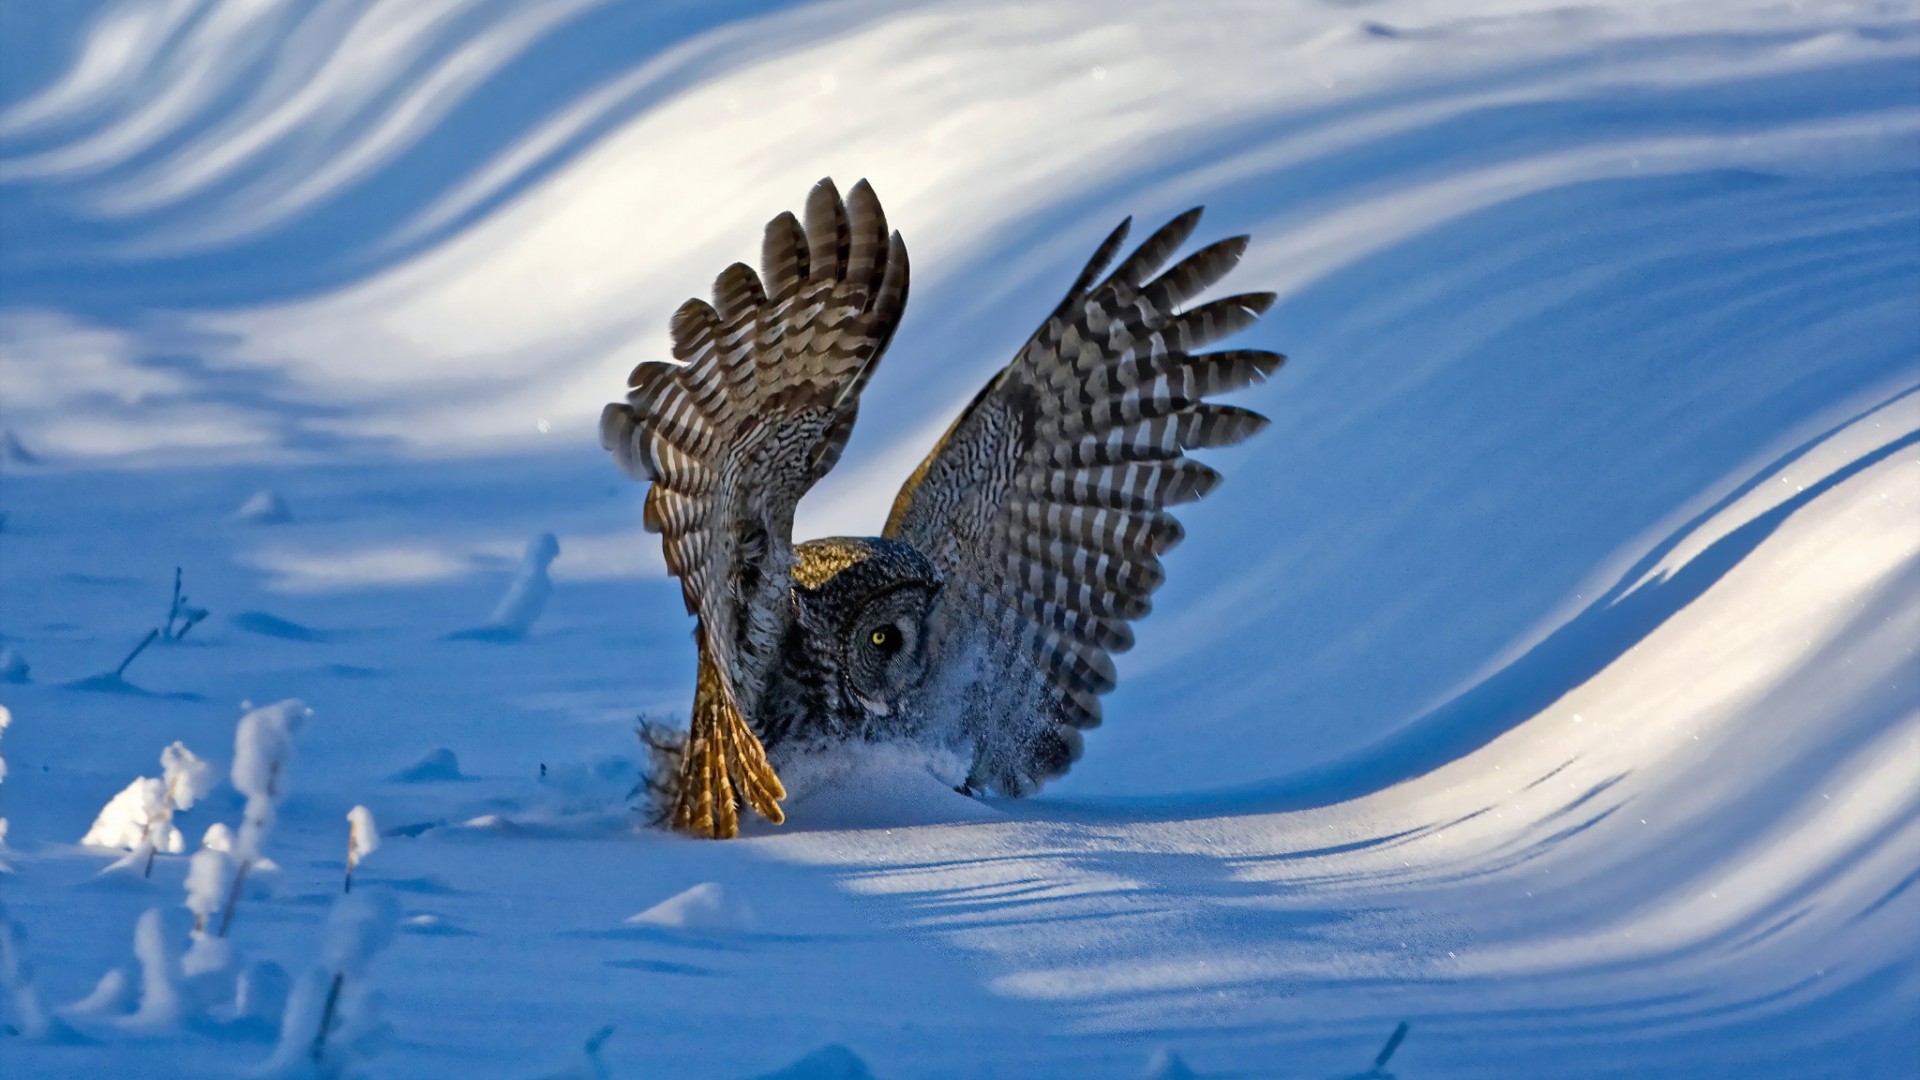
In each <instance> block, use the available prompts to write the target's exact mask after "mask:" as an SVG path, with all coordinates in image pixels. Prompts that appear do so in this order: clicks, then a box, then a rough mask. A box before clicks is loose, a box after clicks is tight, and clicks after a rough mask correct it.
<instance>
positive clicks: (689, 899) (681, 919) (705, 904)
mask: <svg viewBox="0 0 1920 1080" xmlns="http://www.w3.org/2000/svg"><path fill="white" fill-rule="evenodd" d="M753 924H754V917H753V908H752V907H751V906H750V905H748V904H747V902H746V901H745V900H744V899H742V898H741V897H739V896H737V895H735V894H733V893H729V892H728V891H727V887H726V886H725V885H722V884H720V883H719V882H717V881H703V882H701V883H700V884H698V885H695V886H694V887H692V888H690V889H687V890H685V891H684V892H680V893H676V894H674V895H673V896H670V897H668V898H666V899H665V900H662V901H660V902H659V903H657V904H655V905H653V906H652V907H650V908H648V909H647V910H645V911H643V912H641V913H640V914H638V915H634V916H632V917H630V918H628V919H627V925H628V926H660V927H666V928H669V929H674V930H693V931H697V932H702V933H727V932H731V931H741V930H751V929H753Z"/></svg>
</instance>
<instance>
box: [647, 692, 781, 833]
mask: <svg viewBox="0 0 1920 1080" xmlns="http://www.w3.org/2000/svg"><path fill="white" fill-rule="evenodd" d="M701 677H702V682H703V683H704V682H706V681H707V679H708V678H712V679H714V681H715V683H716V684H717V682H718V675H717V672H714V670H713V668H711V667H710V666H708V665H706V664H702V665H701ZM678 765H679V768H678V770H677V771H676V772H675V773H674V777H675V787H676V789H677V790H675V791H674V793H673V794H674V799H673V814H672V819H671V820H672V823H673V827H674V828H676V829H680V830H682V831H684V832H689V833H692V834H694V835H695V836H707V837H712V838H713V839H715V840H724V839H726V838H728V837H730V836H733V835H734V834H735V833H737V832H739V831H740V811H739V803H741V802H745V803H746V804H747V805H748V806H750V807H752V808H753V809H754V810H755V811H757V812H758V813H759V814H760V816H761V817H764V818H766V819H767V820H768V821H771V822H773V823H774V824H775V825H778V824H780V823H781V822H783V821H785V820H786V819H787V815H786V814H785V813H784V812H782V811H781V809H780V800H781V799H784V798H786V797H787V789H786V787H785V786H784V785H782V784H781V783H780V777H779V776H778V775H777V774H776V773H775V772H774V771H773V766H772V765H771V764H770V763H769V762H768V761H767V751H766V748H765V747H763V746H761V745H760V739H759V736H757V735H755V734H754V733H753V729H751V728H749V727H748V726H747V722H746V719H745V718H744V717H742V716H741V715H740V710H739V709H738V708H736V707H735V706H734V704H733V701H732V696H731V695H730V694H727V693H725V692H724V691H723V690H722V689H721V688H720V687H719V686H718V685H714V686H701V687H699V688H698V690H697V691H696V693H695V694H694V705H693V723H692V724H691V725H690V726H689V729H688V731H687V737H686V741H685V742H684V744H683V745H682V746H681V749H680V760H679V763H678Z"/></svg>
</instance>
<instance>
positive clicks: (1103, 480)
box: [884, 209, 1285, 794]
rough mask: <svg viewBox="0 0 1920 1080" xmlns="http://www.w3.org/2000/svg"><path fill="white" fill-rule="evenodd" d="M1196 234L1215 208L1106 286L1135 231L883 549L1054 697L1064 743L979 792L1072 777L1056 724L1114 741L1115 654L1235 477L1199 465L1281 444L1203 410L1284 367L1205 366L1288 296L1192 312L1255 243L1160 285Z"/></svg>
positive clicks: (1043, 332)
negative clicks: (1175, 509)
mask: <svg viewBox="0 0 1920 1080" xmlns="http://www.w3.org/2000/svg"><path fill="white" fill-rule="evenodd" d="M1199 221H1200V210H1199V209H1194V210H1190V211H1188V212H1187V213H1185V214H1182V215H1180V216H1179V217H1176V218H1174V219H1173V220H1172V221H1170V222H1168V223H1167V224H1166V225H1165V226H1163V227H1161V228H1160V230H1159V231H1157V232H1155V233H1154V234H1153V235H1152V236H1150V237H1148V238H1147V239H1146V240H1145V241H1144V242H1142V243H1141V244H1140V246H1139V247H1138V248H1136V249H1134V251H1133V252H1132V253H1131V254H1129V255H1128V256H1127V257H1126V258H1124V259H1123V260H1121V262H1120V263H1119V265H1118V266H1117V267H1115V268H1114V270H1113V271H1112V273H1110V274H1107V275H1106V276H1105V277H1104V278H1101V274H1102V272H1103V271H1104V270H1105V269H1106V267H1107V265H1108V264H1109V263H1111V262H1112V261H1113V258H1114V256H1115V255H1116V254H1117V253H1118V252H1119V250H1120V247H1121V245H1122V243H1123V242H1124V241H1125V238H1126V234H1127V230H1128V226H1129V222H1122V223H1121V225H1120V227H1119V228H1117V229H1115V230H1114V231H1113V232H1112V233H1111V234H1110V235H1109V236H1108V237H1107V239H1106V240H1105V241H1104V242H1103V243H1102V244H1101V245H1100V247H1099V250H1098V251H1096V252H1095V254H1094V256H1093V258H1092V260H1091V261H1090V262H1089V263H1088V264H1087V267H1086V269H1085V270H1084V271H1082V272H1081V274H1080V276H1079V278H1078V279H1077V280H1076V281H1075V282H1074V285H1073V287H1072V288H1071V289H1069V290H1068V292H1067V295H1066V297H1065V298H1064V299H1063V300H1061V302H1060V304H1059V306H1058V307H1057V308H1055V310H1054V312H1053V314H1052V315H1051V316H1049V317H1048V319H1047V320H1046V322H1044V323H1043V324H1042V325H1041V326H1040V328H1039V329H1038V330H1037V331H1035V333H1034V335H1033V336H1032V337H1031V338H1030V339H1029V340H1028V341H1027V343H1026V345H1025V346H1024V347H1023V348H1022V349H1021V350H1020V352H1019V354H1018V355H1017V356H1016V357H1015V358H1014V360H1013V361H1012V363H1010V364H1008V365H1007V367H1006V368H1005V369H1003V370H1002V371H1001V372H1000V373H999V374H998V375H997V376H995V378H994V379H993V380H992V381H991V382H990V383H988V385H987V386H986V387H985V388H984V389H983V390H982V391H981V392H980V394H979V396H978V397H976V398H975V399H974V401H973V402H972V404H970V405H969V406H968V407H967V409H966V411H965V412H963V413H962V414H961V416H960V417H959V419H957V420H956V421H955V422H954V424H953V426H952V427H951V428H950V429H948V431H947V433H946V435H945V436H944V437H943V438H942V439H941V441H940V443H939V444H938V445H937V446H936V447H935V448H934V450H933V452H932V453H931V454H930V455H928V457H927V459H926V460H925V461H924V462H923V463H922V464H921V465H920V467H919V469H918V470H916V471H915V473H914V475H913V476H912V478H911V479H909V480H908V482H907V484H906V486H905V487H904V488H903V489H902V490H901V492H900V494H899V497H898V498H897V499H896V500H895V502H894V506H893V512H892V513H891V515H889V518H888V521H887V527H886V530H885V533H884V535H885V536H886V537H888V538H890V539H896V540H901V541H904V542H906V543H908V544H911V545H913V546H914V547H916V548H918V549H919V550H920V551H922V552H923V553H925V554H926V555H927V557H928V558H930V559H932V560H933V562H934V563H935V565H936V566H938V567H939V569H940V571H941V572H942V573H943V574H944V575H945V577H946V578H947V580H948V588H947V589H946V590H945V594H944V599H943V602H942V607H941V609H939V610H938V611H937V612H936V617H938V618H944V619H946V620H948V621H950V622H952V623H955V624H959V623H972V622H984V623H986V624H988V625H991V626H992V627H994V630H995V633H994V635H993V637H994V640H995V641H997V642H1014V643H1016V647H1017V648H1018V649H1020V650H1021V651H1023V653H1024V656H1023V657H1021V658H1020V659H1021V660H1022V661H1023V662H1024V664H1025V666H1026V667H1027V669H1028V670H1029V671H1031V672H1033V673H1034V674H1035V676H1036V677H1037V678H1038V679H1039V680H1041V681H1042V684H1043V688H1044V690H1045V693H1046V695H1047V696H1048V697H1050V698H1051V705H1052V706H1053V708H1054V710H1055V716H1054V717H1053V718H1052V720H1053V721H1055V722H1056V723H1055V725H1054V728H1053V730H1050V731H1043V732H1040V733H1038V734H1035V733H1033V732H1028V733H1026V734H1023V735H1020V736H1018V737H1008V738H1004V739H1001V740H1000V741H999V742H998V743H995V742H994V741H993V740H986V741H985V742H984V743H983V745H982V746H981V747H980V748H979V749H978V750H977V751H976V765H975V768H976V772H977V773H978V774H979V779H981V780H982V781H983V782H986V783H988V784H990V785H991V786H994V787H997V788H999V789H1001V790H1004V791H1008V792H1010V793H1014V794H1019V793H1023V792H1024V791H1026V790H1030V789H1031V788H1032V787H1033V786H1035V785H1036V784H1038V783H1039V782H1040V781H1043V780H1045V779H1046V778H1047V777H1049V776H1052V775H1057V774H1058V773H1060V772H1064V771H1065V770H1066V768H1067V766H1069V765H1070V764H1071V762H1072V759H1073V757H1074V756H1075V755H1076V754H1077V752H1078V747H1079V738H1078V736H1077V734H1075V733H1074V732H1072V731H1071V730H1068V729H1065V728H1061V727H1059V724H1060V723H1064V724H1066V725H1071V727H1074V728H1087V727H1093V726H1095V725H1096V724H1098V723H1099V721H1100V703H1099V698H1100V696H1101V695H1102V694H1104V693H1106V692H1107V691H1108V690H1110V689H1112V687H1113V684H1114V671H1113V662H1112V659H1111V655H1112V654H1114V653H1119V652H1123V651H1125V650H1126V649H1127V648H1129V647H1131V646H1132V644H1133V634H1132V631H1131V629H1130V628H1129V626H1128V623H1129V622H1130V621H1131V620H1134V619H1137V618H1140V617H1141V616H1143V615H1145V614H1146V613H1147V611H1148V610H1149V609H1150V607H1151V601H1150V598H1151V596H1152V594H1153V592H1154V590H1155V589H1157V588H1158V587H1159V586H1160V583H1161V582H1162V581H1163V580H1164V578H1165V573H1164V571H1163V569H1162V568H1161V564H1160V556H1161V555H1163V554H1165V553H1166V552H1167V551H1168V550H1169V549H1171V548H1172V547H1173V545H1175V544H1177V543H1178V542H1179V540H1180V538H1181V536H1182V532H1181V529H1180V526H1179V523H1178V522H1176V521H1175V520H1174V519H1173V517H1172V516H1171V515H1170V514H1168V513H1167V512H1166V510H1167V508H1168V507H1171V506H1176V505H1179V504H1181V503H1187V502H1191V501H1193V500H1195V499H1198V498H1201V497H1202V496H1204V495H1206V494H1207V493H1208V492H1209V491H1211V490H1212V489H1213V487H1214V486H1215V484H1217V483H1218V482H1219V479H1220V476H1219V474H1218V473H1217V472H1215V471H1214V470H1212V469H1210V468H1208V467H1207V466H1205V465H1202V464H1200V463H1199V462H1196V461H1193V460H1192V459H1190V458H1188V457H1187V456H1186V454H1187V452H1188V451H1192V450H1198V449H1204V448H1210V447H1218V446H1230V445H1232V444H1234V443H1237V442H1240V441H1241V440H1243V439H1245V438H1247V437H1249V436H1251V435H1252V434H1254V433H1255V432H1257V431H1259V430H1260V429H1261V428H1262V427H1264V426H1266V420H1265V419H1264V418H1263V417H1261V416H1259V415H1257V414H1255V413H1252V412H1249V411H1247V410H1245V409H1241V408H1236V407H1233V406H1229V405H1221V404H1216V403H1213V402H1211V401H1208V400H1207V399H1208V398H1211V397H1215V396H1217V395H1220V394H1225V393H1229V392H1232V391H1234V390H1238V389H1241V388H1243V387H1246V386H1248V385H1251V384H1253V383H1257V382H1261V381H1264V380H1265V379H1266V378H1267V377H1268V376H1269V375H1271V374H1273V372H1274V371H1275V370H1276V369H1278V368H1279V367H1280V365H1281V364H1282V363H1283V362H1284V361H1285V357H1283V356H1280V355H1279V354H1277V353H1271V352H1263V351H1257V350H1246V349H1238V350H1223V351H1218V352H1201V351H1199V350H1201V349H1203V348H1205V347H1206V346H1207V345H1209V344H1212V343H1213V342H1215V341H1218V340H1220V339H1222V338H1225V337H1228V336H1230V335H1232V334H1234V333H1237V332H1239V331H1241V330H1243V329H1245V328H1246V327H1248V326H1250V325H1251V324H1252V323H1253V322H1254V321H1255V320H1256V319H1258V318H1259V317H1260V315H1261V314H1263V313H1264V312H1265V311H1266V310H1267V309H1268V308H1269V307H1270V306H1271V305H1272V303H1273V299H1274V298H1273V295H1272V294H1270V293H1247V294H1241V295H1237V296H1229V297H1225V298H1223V299H1219V300H1215V301H1212V302H1210V303H1205V304H1201V305H1199V306H1197V307H1191V308H1188V307H1185V305H1186V304H1187V303H1188V301H1190V300H1192V299H1194V298H1195V297H1197V296H1198V295H1199V294H1201V293H1202V292H1204V291H1205V290H1206V289H1208V288H1210V287H1212V286H1213V285H1214V284H1215V283H1217V282H1218V281H1219V280H1220V279H1221V278H1222V277H1224V276H1225V275H1226V273H1227V272H1228V271H1229V270H1231V269H1232V268H1233V267H1234V265H1235V264H1237V263H1238V262H1239V260H1240V257H1241V255H1242V254H1243V253H1244V252H1245V250H1246V245H1247V238H1246V237H1243V236H1242V237H1233V238H1231V239H1228V240H1222V241H1219V242H1218V243H1214V244H1211V245H1208V246H1206V247H1203V248H1201V249H1200V250H1198V251H1196V252H1194V253H1193V254H1191V255H1188V256H1187V257H1186V258H1184V259H1182V260H1180V261H1179V262H1177V263H1175V264H1174V265H1173V266H1172V267H1170V268H1168V269H1167V270H1165V271H1164V272H1160V269H1161V267H1162V266H1163V265H1164V264H1166V262H1167V260H1168V259H1170V258H1171V257H1172V256H1173V254H1174V252H1175V251H1176V250H1178V249H1179V248H1180V247H1181V245H1183V244H1184V243H1186V241H1187V240H1188V238H1189V237H1191V236H1192V235H1193V231H1194V229H1195V227H1196V226H1197V225H1198V224H1199ZM1096 281H1098V283H1097V284H1096ZM955 585H959V586H960V587H958V588H956V587H954V586H955Z"/></svg>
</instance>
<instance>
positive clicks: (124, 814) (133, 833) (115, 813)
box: [80, 776, 186, 855]
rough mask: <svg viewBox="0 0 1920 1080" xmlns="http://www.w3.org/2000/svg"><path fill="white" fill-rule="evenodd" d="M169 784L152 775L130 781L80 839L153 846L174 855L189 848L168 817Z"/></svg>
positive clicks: (89, 842)
mask: <svg viewBox="0 0 1920 1080" xmlns="http://www.w3.org/2000/svg"><path fill="white" fill-rule="evenodd" d="M170 811H171V807H170V806H169V805H168V803H167V786H166V785H165V784H164V783H162V782H160V781H159V780H156V779H154V778H153V777H150V776H142V777H139V778H137V779H135V780H134V781H133V782H132V783H129V784H128V785H127V786H126V787H124V788H122V789H121V790H120V793H119V794H117V795H115V796H114V797H113V798H112V799H110V800H108V802H107V805H105V806H103V807H101V808H100V813H99V814H98V815H97V816H96V817H95V818H94V819H93V826H92V827H91V828H89V829H88V830H87V834H86V835H85V836H83V837H81V838H80V842H81V843H82V844H84V845H86V846H88V847H102V848H117V849H119V850H122V851H137V850H140V849H141V848H142V847H147V846H150V847H152V848H154V849H155V850H156V851H163V852H166V853H167V854H170V855H175V854H179V853H180V852H181V851H182V850H184V849H185V847H186V845H185V842H184V841H183V840H182V839H181V836H180V830H179V829H178V828H175V827H174V825H173V824H172V822H170V821H169V820H168V818H169V816H170Z"/></svg>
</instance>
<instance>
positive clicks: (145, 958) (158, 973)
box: [120, 908, 183, 1030]
mask: <svg viewBox="0 0 1920 1080" xmlns="http://www.w3.org/2000/svg"><path fill="white" fill-rule="evenodd" d="M133 955H134V956H135V958H137V959H138V960H139V961H140V1007H139V1008H138V1009H136V1010H134V1013H133V1015H131V1016H127V1017H122V1018H121V1020H120V1023H121V1025H123V1026H125V1027H129V1028H139V1029H142V1030H157V1029H162V1028H169V1027H172V1026H173V1025H174V1024H175V1023H177V1022H178V1021H179V1020H180V1017H181V1014H182V1012H183V1004H182V1001H181V996H180V984H179V981H178V976H177V974H176V972H178V971H179V969H180V961H179V957H178V954H177V953H176V952H175V951H174V947H173V942H172V939H171V937H170V936H169V934H168V932H167V926H166V920H165V916H164V915H163V913H162V912H161V911H160V909H158V908H149V909H148V910H147V911H146V912H145V913H144V914H142V915H141V916H140V921H139V922H138V923H136V924H135V925H134V928H133Z"/></svg>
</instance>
